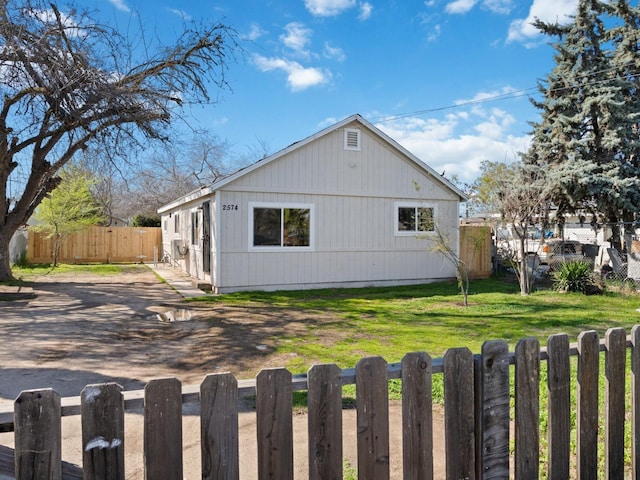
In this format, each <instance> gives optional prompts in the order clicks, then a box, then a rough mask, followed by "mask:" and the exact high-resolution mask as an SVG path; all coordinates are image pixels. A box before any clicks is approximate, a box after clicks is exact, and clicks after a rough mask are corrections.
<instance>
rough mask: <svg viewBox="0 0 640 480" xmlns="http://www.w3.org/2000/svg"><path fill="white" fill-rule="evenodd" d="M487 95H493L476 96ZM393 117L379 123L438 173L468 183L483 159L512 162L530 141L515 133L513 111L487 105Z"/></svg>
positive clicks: (385, 130) (475, 176) (379, 125)
mask: <svg viewBox="0 0 640 480" xmlns="http://www.w3.org/2000/svg"><path fill="white" fill-rule="evenodd" d="M486 96H491V95H490V94H478V95H476V96H475V97H474V98H478V99H480V98H484V97H486ZM458 103H463V104H464V103H466V101H461V102H458ZM391 118H392V120H390V121H386V122H381V123H379V124H377V126H378V127H379V128H380V129H381V130H383V131H384V132H385V133H387V134H388V135H389V136H391V138H393V139H394V140H396V141H397V142H398V143H399V144H401V145H402V146H404V147H405V148H406V149H407V150H409V151H410V152H411V153H413V154H414V155H416V156H417V157H418V158H420V159H421V160H422V161H424V162H425V163H426V164H427V165H429V166H430V167H431V168H433V169H434V170H436V171H437V172H438V173H441V172H443V171H444V172H445V176H446V177H447V178H452V177H453V176H454V175H455V176H457V177H458V178H459V179H460V180H461V181H463V182H468V183H470V182H472V181H473V180H475V179H476V178H477V177H478V175H479V174H480V163H481V162H482V161H483V160H491V161H506V162H510V161H513V160H515V159H516V158H517V155H518V152H522V151H525V150H526V148H527V146H528V144H529V141H530V137H529V136H528V135H526V134H522V133H517V134H514V133H513V132H512V128H513V126H514V124H515V123H516V122H515V118H514V116H513V115H512V114H511V113H510V112H508V111H505V110H503V109H500V108H496V107H493V108H491V107H487V106H486V105H484V106H479V105H472V106H470V107H469V108H462V107H461V108H460V109H459V110H456V111H455V112H453V113H448V114H446V115H445V116H443V117H441V118H419V117H407V118H401V119H395V120H394V119H393V117H391Z"/></svg>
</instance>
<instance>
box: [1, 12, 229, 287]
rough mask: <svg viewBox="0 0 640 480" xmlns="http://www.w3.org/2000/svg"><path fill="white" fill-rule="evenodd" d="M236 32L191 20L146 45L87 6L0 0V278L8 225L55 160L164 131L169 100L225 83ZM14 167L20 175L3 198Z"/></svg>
mask: <svg viewBox="0 0 640 480" xmlns="http://www.w3.org/2000/svg"><path fill="white" fill-rule="evenodd" d="M235 39H236V36H235V33H234V32H233V30H232V29H230V28H229V27H228V26H226V25H224V24H220V23H218V24H213V25H208V26H193V27H191V28H185V30H184V33H183V34H182V35H181V36H180V38H178V39H177V41H176V42H175V44H174V45H172V46H170V47H162V46H160V45H158V47H157V49H156V50H157V53H155V54H153V53H149V52H152V50H153V49H151V48H148V47H149V46H148V45H145V46H144V47H145V48H137V49H134V48H133V47H132V46H131V44H130V42H129V41H128V39H127V38H124V37H123V36H121V35H120V34H119V33H118V31H117V30H115V29H114V28H111V27H109V26H107V25H102V24H99V23H97V22H95V21H94V20H93V19H92V18H91V16H90V15H89V14H88V13H87V12H80V11H77V10H68V11H64V12H63V11H61V10H60V9H59V8H58V7H57V6H56V5H55V4H50V3H47V2H45V1H44V0H22V1H11V0H0V85H1V88H2V99H1V103H0V281H5V280H10V279H12V275H11V270H10V267H9V241H10V239H11V237H12V235H13V233H14V232H15V231H16V230H17V229H18V228H19V227H20V226H21V225H23V224H25V223H26V222H27V220H28V219H29V217H30V216H31V215H32V213H33V212H34V210H35V208H36V207H37V205H38V204H39V203H40V202H41V201H42V199H43V198H45V196H46V195H47V194H48V193H49V192H50V191H52V190H53V189H54V188H55V187H56V186H57V185H58V184H59V182H60V178H59V176H58V175H57V173H58V171H59V170H60V168H61V167H62V166H63V165H65V164H66V163H67V162H69V161H70V160H71V159H72V158H73V157H74V156H75V155H76V153H77V152H79V151H81V150H84V149H86V148H89V147H91V146H92V145H94V144H96V143H99V142H102V143H103V144H104V145H108V146H109V148H111V149H114V150H115V149H118V148H122V149H124V148H126V147H128V146H129V145H131V144H136V143H137V144H139V143H140V142H141V141H143V140H146V139H152V140H161V141H163V140H167V135H166V128H167V127H168V126H169V124H170V121H171V119H172V117H174V116H175V115H176V114H177V113H178V111H177V110H176V107H180V106H181V105H183V104H184V103H185V102H188V101H194V102H202V101H208V100H209V95H208V86H209V82H213V84H214V85H215V86H216V87H217V88H218V87H223V86H225V85H226V80H225V76H224V73H225V70H226V63H227V61H228V60H229V55H230V54H231V53H232V52H233V51H234V49H235V48H236V47H237V43H236V40H235ZM138 52H143V54H144V58H142V60H141V61H135V60H134V56H135V55H136V53H138ZM19 171H23V172H28V173H27V176H28V178H26V180H25V181H24V182H23V183H22V191H21V192H20V193H19V194H18V195H15V200H12V199H10V198H9V196H8V195H7V192H8V188H7V187H8V185H9V184H10V183H11V181H12V180H15V178H16V177H15V174H16V172H19ZM12 175H14V177H12ZM14 183H15V182H14Z"/></svg>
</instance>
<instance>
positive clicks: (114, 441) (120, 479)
mask: <svg viewBox="0 0 640 480" xmlns="http://www.w3.org/2000/svg"><path fill="white" fill-rule="evenodd" d="M80 397H81V402H82V419H83V421H82V452H83V455H82V466H83V471H84V478H85V480H124V478H125V477H124V402H123V398H122V387H121V386H120V385H118V384H116V383H106V384H99V385H87V386H86V387H85V388H84V390H82V394H81V396H80Z"/></svg>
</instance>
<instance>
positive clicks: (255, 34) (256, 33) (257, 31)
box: [242, 23, 267, 42]
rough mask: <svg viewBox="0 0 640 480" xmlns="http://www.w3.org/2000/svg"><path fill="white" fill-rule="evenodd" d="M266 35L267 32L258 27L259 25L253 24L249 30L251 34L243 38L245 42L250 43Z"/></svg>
mask: <svg viewBox="0 0 640 480" xmlns="http://www.w3.org/2000/svg"><path fill="white" fill-rule="evenodd" d="M265 33H267V32H266V31H265V30H263V29H262V28H261V27H260V25H258V24H257V23H252V24H251V27H250V28H249V33H246V34H244V35H243V36H242V38H243V39H245V40H249V41H250V42H255V41H256V40H258V39H259V38H260V37H262V36H263V35H264V34H265Z"/></svg>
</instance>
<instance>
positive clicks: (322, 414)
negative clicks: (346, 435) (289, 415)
mask: <svg viewBox="0 0 640 480" xmlns="http://www.w3.org/2000/svg"><path fill="white" fill-rule="evenodd" d="M341 373H342V371H341V370H340V368H338V366H337V365H315V366H313V367H311V369H310V370H309V373H308V379H309V390H308V400H307V409H308V414H309V417H308V431H309V480H322V479H327V478H342V473H343V472H342V470H343V468H342V379H341Z"/></svg>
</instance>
